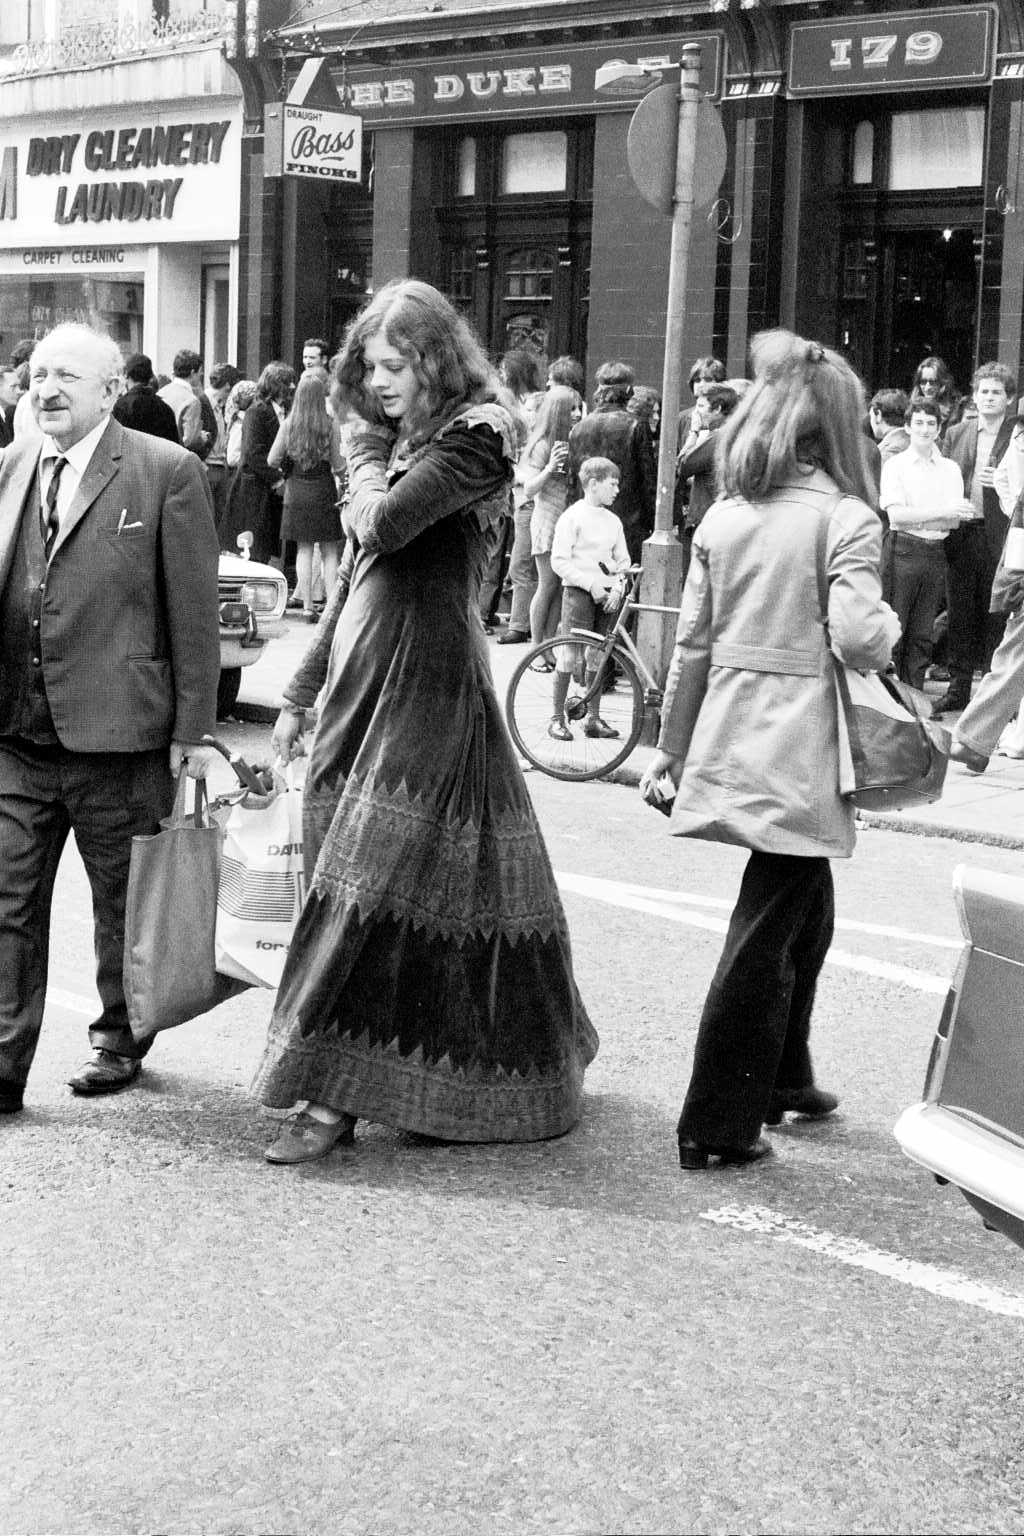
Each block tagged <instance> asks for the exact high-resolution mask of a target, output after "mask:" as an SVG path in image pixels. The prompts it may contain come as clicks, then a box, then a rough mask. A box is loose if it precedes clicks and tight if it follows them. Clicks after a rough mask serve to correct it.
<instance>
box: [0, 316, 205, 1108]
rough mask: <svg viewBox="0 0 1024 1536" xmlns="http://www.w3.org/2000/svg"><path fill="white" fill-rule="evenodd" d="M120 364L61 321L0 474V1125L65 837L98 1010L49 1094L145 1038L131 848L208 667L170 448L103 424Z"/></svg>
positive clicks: (19, 1075)
mask: <svg viewBox="0 0 1024 1536" xmlns="http://www.w3.org/2000/svg"><path fill="white" fill-rule="evenodd" d="M120 372H121V357H120V353H119V352H118V349H117V347H116V346H115V345H114V343H113V342H112V341H110V340H109V338H107V337H106V336H102V335H100V334H98V333H96V332H93V331H91V330H89V329H88V328H87V327H85V326H81V325H61V326H58V327H57V328H56V329H55V330H53V331H51V332H50V333H49V335H48V336H45V337H44V338H43V340H42V341H40V342H39V344H38V345H37V347H36V349H35V351H34V353H33V354H32V363H31V380H30V395H31V399H32V407H33V411H34V413H35V416H36V420H37V422H38V426H39V430H40V432H41V434H42V438H41V442H40V440H39V439H38V438H37V439H30V440H28V441H27V442H24V443H22V442H16V443H15V444H14V445H13V446H12V447H11V448H8V449H7V451H6V452H5V453H4V455H3V459H2V461H0V1112H6V1113H13V1112H16V1111H17V1110H19V1109H20V1108H21V1107H22V1094H23V1089H24V1084H25V1080H26V1078H27V1076H28V1072H29V1067H30V1065H31V1062H32V1057H33V1054H34V1052H35V1048H36V1042H37V1039H38V1036H39V1030H40V1026H41V1024H42V1017H43V1006H44V1001H45V996H46V979H47V944H48V940H49V928H50V907H51V902H52V896H53V886H54V878H55V875H56V871H57V864H58V861H59V859H60V854H61V850H62V848H63V846H64V843H65V840H66V838H67V835H68V832H69V831H73V832H74V834H75V841H76V843H77V845H78V850H79V853H80V854H81V858H82V862H83V864H84V865H85V869H86V873H87V875H88V878H89V883H90V886H91V888H92V897H93V913H94V922H95V944H96V968H97V987H98V990H99V995H100V1001H101V1005H102V1012H101V1014H100V1017H99V1018H98V1019H97V1020H96V1022H95V1023H94V1024H93V1025H92V1027H91V1028H90V1031H89V1038H90V1044H91V1046H92V1054H91V1056H90V1058H89V1060H88V1061H87V1062H86V1063H85V1064H84V1065H83V1066H82V1067H81V1068H80V1069H79V1070H78V1071H77V1072H76V1073H75V1075H74V1076H73V1077H71V1078H70V1079H69V1082H70V1086H71V1088H72V1089H73V1090H74V1091H75V1092H76V1093H84V1094H95V1093H109V1092H111V1091H113V1090H115V1089H119V1088H125V1087H127V1086H128V1084H129V1083H131V1082H133V1081H134V1079H135V1078H136V1077H137V1076H138V1072H139V1063H140V1061H141V1059H142V1057H143V1056H144V1055H145V1053H146V1049H147V1048H148V1045H149V1042H148V1041H143V1042H139V1043H137V1042H136V1041H134V1040H133V1038H132V1033H131V1030H130V1028H129V1025H128V1017H127V1010H126V1006H125V997H124V989H123V984H122V966H123V950H124V909H125V896H126V891H127V882H128V862H129V856H130V852H131V841H132V837H133V836H134V835H135V834H137V833H138V834H145V833H151V832H155V831H156V830H157V827H158V823H159V819H160V817H161V816H164V815H166V814H167V812H168V811H169V809H170V806H171V803H172V799H173V785H174V777H175V775H176V774H177V773H178V772H179V771H180V769H181V767H182V765H183V764H185V765H186V766H187V771H188V773H189V774H190V775H191V776H192V777H193V778H200V777H203V776H204V775H205V773H206V770H207V767H208V765H209V761H210V753H209V750H208V749H206V748H204V747H202V746H200V745H199V743H200V742H201V740H202V737H203V736H204V734H206V733H207V732H209V731H212V730H213V727H214V720H215V710H216V694H217V676H218V670H219V636H218V620H217V539H216V536H215V534H214V529H213V515H212V510H211V506H210V494H209V490H208V488H207V485H206V477H205V474H204V472H203V467H202V465H201V463H200V462H199V460H198V459H197V458H196V457H195V456H194V455H193V454H190V453H187V452H186V451H185V449H184V448H180V447H177V446H175V445H173V444H171V443H167V442H163V441H161V440H160V439H159V438H154V437H147V436H144V435H143V434H141V433H138V432H133V431H131V430H128V429H126V428H124V427H122V426H121V425H120V424H119V423H118V422H117V421H115V420H114V419H113V417H112V415H111V412H112V408H113V405H114V401H115V400H116V399H117V393H118V383H119V376H120Z"/></svg>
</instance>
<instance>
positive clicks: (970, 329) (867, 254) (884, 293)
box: [838, 209, 981, 390]
mask: <svg viewBox="0 0 1024 1536" xmlns="http://www.w3.org/2000/svg"><path fill="white" fill-rule="evenodd" d="M946 211H947V213H948V217H949V220H950V222H938V221H936V222H935V223H931V224H928V225H926V226H924V227H914V228H910V229H907V228H897V229H885V228H878V227H877V226H874V227H873V228H872V230H871V233H870V234H868V235H865V234H864V233H863V232H861V231H857V230H854V231H848V232H847V233H846V235H845V237H844V241H843V256H842V271H841V278H840V286H841V295H842V297H841V303H840V311H839V333H840V334H839V338H838V339H839V344H840V346H841V347H842V350H843V351H844V353H845V354H846V355H847V357H849V359H850V361H851V362H852V363H853V365H854V367H855V368H856V369H857V371H858V372H859V373H860V374H861V376H862V378H864V380H865V382H866V383H867V384H868V385H869V386H870V388H871V389H872V390H875V389H882V388H894V389H909V387H910V382H911V380H912V378H913V376H914V371H915V369H916V368H917V365H918V363H920V361H921V359H922V358H924V357H928V356H931V355H933V354H934V355H938V356H939V357H941V358H943V359H944V360H945V362H946V363H947V364H948V365H949V367H950V369H951V371H952V373H953V377H954V378H955V380H956V382H957V385H958V386H959V387H960V388H961V389H966V388H967V386H968V384H969V382H970V378H971V374H972V372H973V370H974V358H975V352H976V346H977V324H978V267H979V249H980V238H981V233H980V223H979V224H978V225H975V224H973V223H971V222H966V223H965V222H963V211H962V210H957V209H949V210H946ZM958 216H959V217H960V220H961V222H959V223H954V222H953V220H954V219H956V218H957V217H958ZM940 217H941V211H940Z"/></svg>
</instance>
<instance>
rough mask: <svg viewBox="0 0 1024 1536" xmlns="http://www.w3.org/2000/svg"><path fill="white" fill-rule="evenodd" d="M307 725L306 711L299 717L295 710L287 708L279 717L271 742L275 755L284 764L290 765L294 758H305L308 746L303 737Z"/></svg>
mask: <svg viewBox="0 0 1024 1536" xmlns="http://www.w3.org/2000/svg"><path fill="white" fill-rule="evenodd" d="M305 724H306V715H305V711H303V712H302V714H301V715H297V714H296V713H295V711H294V710H292V709H288V708H285V709H282V711H281V713H280V714H279V715H278V717H277V720H276V721H275V723H274V731H273V735H272V736H271V738H270V740H271V743H272V745H273V748H274V752H275V754H276V755H277V756H278V757H279V758H280V759H281V761H282V762H283V763H290V762H291V760H292V758H293V757H302V756H304V754H305V751H306V745H305V742H304V741H303V739H302V735H303V731H304V729H305Z"/></svg>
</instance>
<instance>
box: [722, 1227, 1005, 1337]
mask: <svg viewBox="0 0 1024 1536" xmlns="http://www.w3.org/2000/svg"><path fill="white" fill-rule="evenodd" d="M700 1219H701V1220H702V1221H713V1222H717V1224H718V1225H719V1226H723V1227H733V1228H735V1229H736V1230H737V1231H740V1232H751V1233H754V1234H755V1235H757V1236H758V1237H770V1238H771V1239H772V1240H773V1241H774V1242H777V1243H792V1244H794V1245H795V1246H796V1247H797V1248H807V1249H809V1250H810V1251H811V1252H812V1253H820V1254H822V1255H823V1256H824V1257H825V1258H828V1259H835V1260H836V1262H837V1263H839V1264H849V1265H851V1266H852V1267H853V1268H854V1269H868V1270H871V1271H872V1273H874V1274H876V1275H883V1276H884V1277H885V1278H886V1279H887V1280H895V1281H896V1282H897V1283H898V1284H900V1285H911V1286H913V1287H914V1288H915V1289H916V1290H919V1291H929V1292H930V1293H931V1294H932V1295H933V1296H943V1297H945V1298H946V1300H948V1301H958V1302H961V1303H962V1304H963V1305H964V1306H968V1307H979V1308H980V1309H981V1310H982V1311H983V1312H994V1313H995V1314H996V1315H997V1316H998V1317H1020V1318H1024V1296H1017V1295H1015V1294H1014V1293H1013V1292H1012V1291H1004V1290H1001V1289H1000V1287H999V1286H996V1285H982V1284H980V1283H979V1282H978V1281H977V1280H969V1279H968V1278H967V1276H966V1275H959V1274H957V1272H956V1270H954V1269H940V1268H939V1266H938V1265H937V1264H919V1263H918V1262H917V1261H916V1260H915V1259H905V1258H903V1256H902V1255H901V1254H898V1253H890V1252H888V1251H887V1250H886V1249H885V1248H872V1247H871V1245H870V1244H869V1243H862V1242H861V1241H860V1239H859V1238H856V1237H840V1236H838V1235H837V1234H836V1233H835V1232H827V1231H824V1230H823V1229H822V1228H820V1227H812V1226H810V1225H808V1223H807V1222H804V1221H796V1220H794V1219H793V1218H792V1217H790V1216H780V1215H779V1214H778V1212H777V1211H771V1210H768V1209H767V1207H765V1206H763V1205H746V1206H741V1205H723V1206H720V1207H719V1208H718V1210H715V1211H702V1212H701V1216H700Z"/></svg>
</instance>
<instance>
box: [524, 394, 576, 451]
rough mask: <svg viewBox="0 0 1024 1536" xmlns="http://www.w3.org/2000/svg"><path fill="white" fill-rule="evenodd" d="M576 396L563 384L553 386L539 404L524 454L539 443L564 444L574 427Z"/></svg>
mask: <svg viewBox="0 0 1024 1536" xmlns="http://www.w3.org/2000/svg"><path fill="white" fill-rule="evenodd" d="M578 398H579V397H578V396H577V394H576V391H575V390H574V389H569V388H568V387H567V386H566V385H565V384H553V385H552V386H551V388H550V389H549V390H548V391H547V393H546V395H545V396H544V399H543V400H542V402H541V406H540V410H539V411H538V412H537V419H536V421H535V422H534V424H533V430H532V431H531V433H530V435H529V437H528V438H527V440H526V452H527V453H530V452H531V450H532V449H533V448H535V447H536V446H537V444H538V443H540V442H546V443H547V445H548V448H549V450H550V447H551V444H552V443H558V442H564V441H565V439H566V438H567V437H568V436H569V433H570V432H571V431H572V428H573V427H574V426H575V422H574V421H573V411H574V410H578V408H579V407H578V405H577V401H578Z"/></svg>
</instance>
